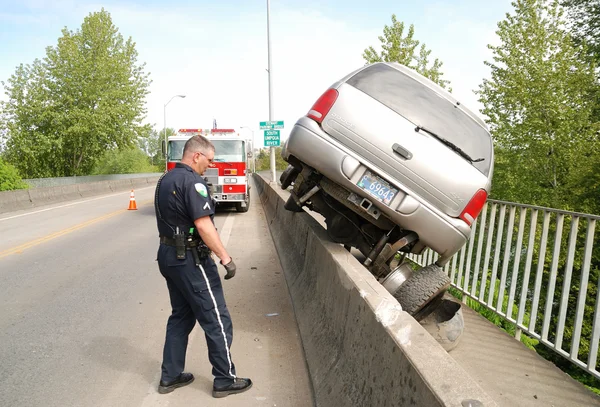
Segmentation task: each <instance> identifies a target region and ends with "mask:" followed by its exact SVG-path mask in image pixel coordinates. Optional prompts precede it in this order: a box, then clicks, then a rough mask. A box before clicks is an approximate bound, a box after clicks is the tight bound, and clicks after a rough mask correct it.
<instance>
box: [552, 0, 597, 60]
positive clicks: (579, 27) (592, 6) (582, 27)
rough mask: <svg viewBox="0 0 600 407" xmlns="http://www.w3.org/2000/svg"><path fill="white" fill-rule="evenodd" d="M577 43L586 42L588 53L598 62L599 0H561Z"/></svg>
mask: <svg viewBox="0 0 600 407" xmlns="http://www.w3.org/2000/svg"><path fill="white" fill-rule="evenodd" d="M561 5H563V6H564V7H565V8H566V9H567V16H568V17H569V20H570V22H571V33H572V34H573V37H574V39H575V41H576V42H577V43H578V44H583V43H586V44H587V51H588V52H589V55H590V56H592V57H593V58H595V59H596V62H597V63H600V36H599V35H598V34H599V33H600V0H562V1H561Z"/></svg>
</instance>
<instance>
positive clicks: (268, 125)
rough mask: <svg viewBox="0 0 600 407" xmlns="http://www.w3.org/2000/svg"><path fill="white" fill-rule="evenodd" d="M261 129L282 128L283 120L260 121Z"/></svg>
mask: <svg viewBox="0 0 600 407" xmlns="http://www.w3.org/2000/svg"><path fill="white" fill-rule="evenodd" d="M260 129H261V130H273V129H283V120H281V121H270V122H260Z"/></svg>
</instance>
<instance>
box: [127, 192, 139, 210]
mask: <svg viewBox="0 0 600 407" xmlns="http://www.w3.org/2000/svg"><path fill="white" fill-rule="evenodd" d="M127 210H128V211H137V205H136V204H135V195H134V194H133V189H132V190H131V195H129V208H127Z"/></svg>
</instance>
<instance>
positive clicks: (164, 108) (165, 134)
mask: <svg viewBox="0 0 600 407" xmlns="http://www.w3.org/2000/svg"><path fill="white" fill-rule="evenodd" d="M174 98H182V99H183V98H185V95H175V96H173V97H172V98H171V99H169V101H168V102H167V103H165V105H164V106H163V120H164V121H163V125H164V126H163V132H164V138H165V168H166V165H167V158H168V151H169V144H168V140H167V105H168V104H169V103H171V100H173V99H174Z"/></svg>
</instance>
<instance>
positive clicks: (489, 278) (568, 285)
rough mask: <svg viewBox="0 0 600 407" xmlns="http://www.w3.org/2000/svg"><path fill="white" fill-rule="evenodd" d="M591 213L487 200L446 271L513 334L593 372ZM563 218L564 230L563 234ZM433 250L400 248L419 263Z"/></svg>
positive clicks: (595, 276) (598, 330) (597, 301)
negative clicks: (413, 251)
mask: <svg viewBox="0 0 600 407" xmlns="http://www.w3.org/2000/svg"><path fill="white" fill-rule="evenodd" d="M507 215H508V216H507ZM598 219H600V216H595V215H589V214H583V213H576V212H568V211H562V210H557V209H551V208H544V207H538V206H532V205H524V204H516V203H513V202H503V201H498V200H488V202H487V203H486V204H485V206H484V208H483V210H482V212H481V214H480V215H479V217H478V219H477V221H476V222H475V223H474V224H473V227H472V234H471V238H470V239H469V240H468V242H467V243H466V244H465V246H463V248H462V249H461V250H460V251H459V252H458V253H456V255H454V256H453V258H452V259H451V260H450V261H449V262H448V263H447V264H446V266H445V271H446V272H447V273H448V275H449V276H450V279H451V281H452V285H453V286H454V287H455V288H456V289H458V290H459V291H460V292H462V293H463V299H462V301H463V302H464V303H468V302H467V300H468V298H471V302H472V303H474V304H481V306H483V307H485V308H487V309H489V310H492V311H494V312H495V313H496V314H497V315H499V316H501V317H502V318H503V319H505V320H507V321H510V322H511V323H513V324H514V325H515V330H516V331H515V338H516V339H518V340H520V339H521V333H525V334H526V335H528V336H530V337H533V338H535V339H537V340H539V341H540V342H541V343H542V344H544V345H546V346H547V347H549V348H551V349H552V350H554V351H555V352H557V353H558V354H560V355H561V356H563V357H565V358H567V359H569V360H570V361H571V362H573V363H574V364H576V365H577V366H579V367H581V368H583V369H584V370H586V371H588V372H589V373H590V374H592V375H593V376H595V377H596V378H600V372H599V371H598V364H597V361H598V339H599V337H600V290H599V289H598V288H599V286H600V281H599V276H600V273H599V271H598V268H599V266H598V264H593V263H592V261H593V259H594V258H595V259H596V260H595V261H596V262H598V258H600V256H596V257H592V254H593V252H594V251H595V250H596V254H598V252H599V251H600V245H598V244H597V242H596V240H595V228H596V221H597V220H598ZM565 223H567V224H568V225H569V226H568V227H569V232H568V236H564V238H563V235H565V233H564V228H565ZM550 243H551V245H552V249H551V250H548V246H549V244H550ZM438 257H439V256H438V255H437V253H434V252H433V251H432V250H430V249H427V250H426V251H425V252H423V254H421V255H418V256H416V255H412V254H411V255H408V256H407V258H409V259H410V260H412V261H414V262H415V263H417V264H419V265H421V266H425V265H427V264H431V263H433V262H435V261H436V260H437V259H438ZM490 265H491V270H490ZM590 277H591V278H592V280H591V283H590ZM584 321H585V322H586V324H585V325H584ZM590 327H591V328H590Z"/></svg>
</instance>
